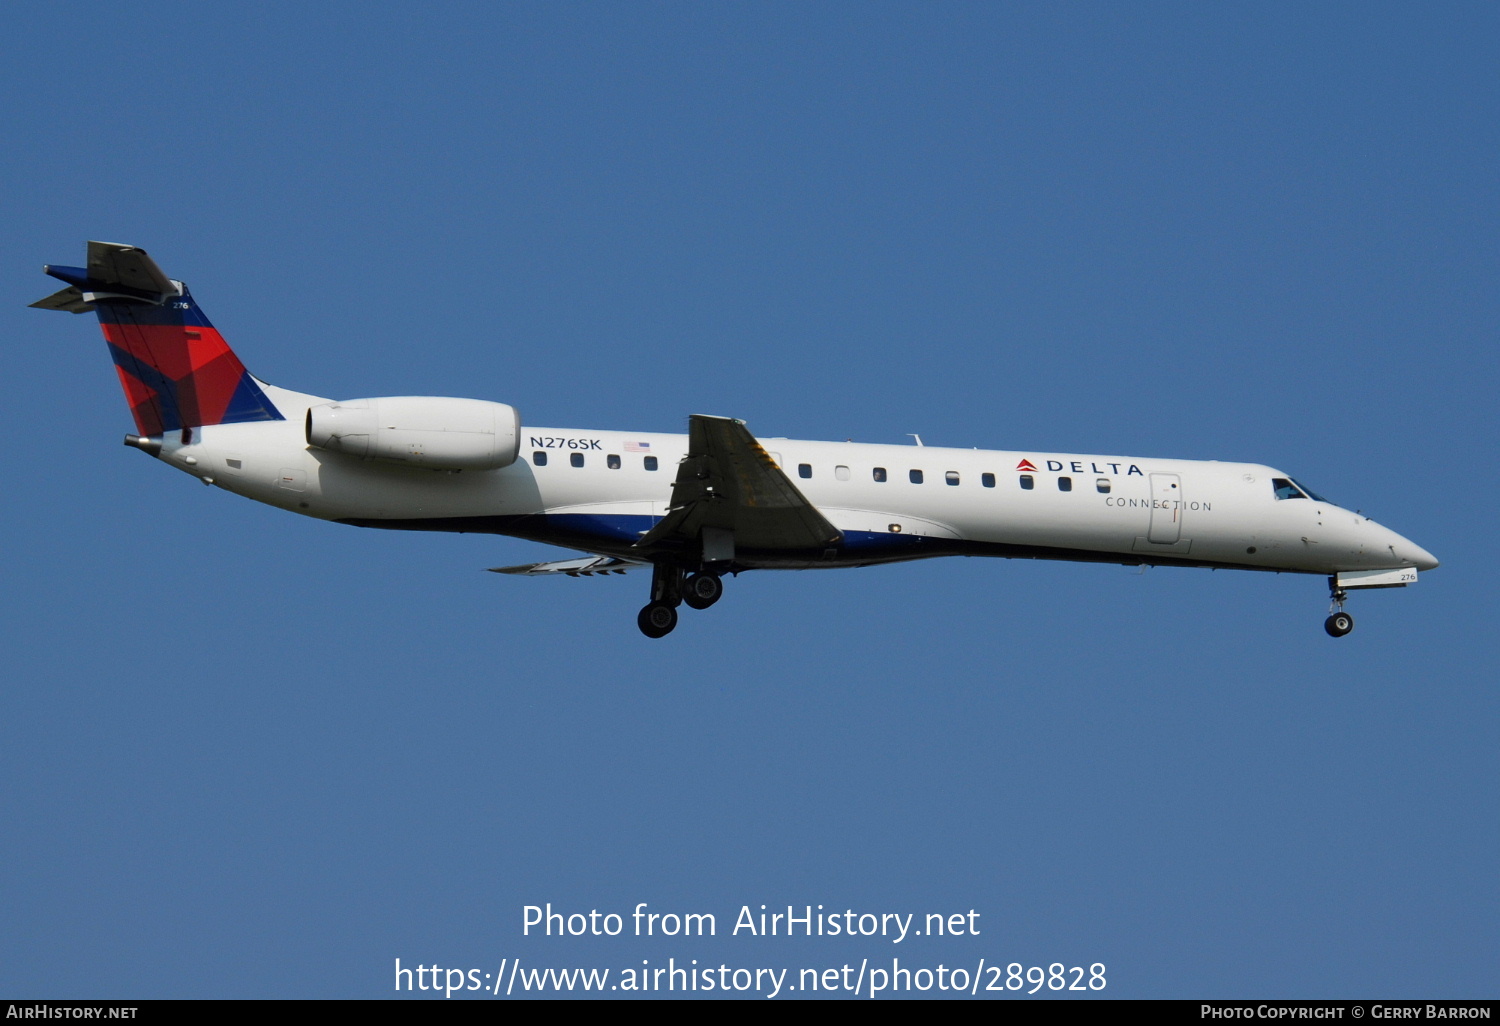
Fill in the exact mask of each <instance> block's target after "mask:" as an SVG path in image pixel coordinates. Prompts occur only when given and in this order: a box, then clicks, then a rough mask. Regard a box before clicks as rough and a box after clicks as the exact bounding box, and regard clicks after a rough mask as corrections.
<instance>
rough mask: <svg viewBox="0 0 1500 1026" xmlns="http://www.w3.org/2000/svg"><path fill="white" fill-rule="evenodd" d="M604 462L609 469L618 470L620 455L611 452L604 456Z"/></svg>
mask: <svg viewBox="0 0 1500 1026" xmlns="http://www.w3.org/2000/svg"><path fill="white" fill-rule="evenodd" d="M604 462H605V464H606V465H607V466H608V467H609V469H610V470H619V469H620V457H618V456H616V455H614V454H613V453H611V454H610V455H608V456H606V457H604Z"/></svg>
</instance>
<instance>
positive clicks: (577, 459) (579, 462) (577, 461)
mask: <svg viewBox="0 0 1500 1026" xmlns="http://www.w3.org/2000/svg"><path fill="white" fill-rule="evenodd" d="M568 462H569V463H571V464H573V466H575V467H581V466H583V453H581V452H575V453H574V454H573V455H572V456H569V457H568Z"/></svg>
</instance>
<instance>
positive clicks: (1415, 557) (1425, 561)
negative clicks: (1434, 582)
mask: <svg viewBox="0 0 1500 1026" xmlns="http://www.w3.org/2000/svg"><path fill="white" fill-rule="evenodd" d="M1404 554H1405V555H1406V556H1407V557H1408V558H1409V559H1410V560H1411V561H1412V562H1413V563H1415V564H1417V569H1418V570H1436V569H1437V565H1438V561H1437V557H1436V556H1434V555H1433V554H1432V553H1430V552H1428V551H1427V550H1426V549H1424V548H1422V546H1420V545H1414V544H1412V543H1411V542H1407V543H1406V552H1405V553H1404Z"/></svg>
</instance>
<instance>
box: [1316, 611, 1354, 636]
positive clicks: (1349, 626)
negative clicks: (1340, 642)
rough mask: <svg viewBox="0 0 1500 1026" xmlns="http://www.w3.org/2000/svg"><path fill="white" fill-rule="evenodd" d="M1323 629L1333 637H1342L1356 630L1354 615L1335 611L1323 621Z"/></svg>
mask: <svg viewBox="0 0 1500 1026" xmlns="http://www.w3.org/2000/svg"><path fill="white" fill-rule="evenodd" d="M1323 629H1324V630H1325V631H1327V632H1328V636H1329V637H1331V638H1342V637H1343V636H1344V635H1345V634H1348V633H1349V632H1350V631H1352V630H1354V617H1352V616H1350V615H1349V614H1348V613H1334V614H1333V615H1332V616H1330V617H1329V618H1328V619H1326V620H1324V621H1323Z"/></svg>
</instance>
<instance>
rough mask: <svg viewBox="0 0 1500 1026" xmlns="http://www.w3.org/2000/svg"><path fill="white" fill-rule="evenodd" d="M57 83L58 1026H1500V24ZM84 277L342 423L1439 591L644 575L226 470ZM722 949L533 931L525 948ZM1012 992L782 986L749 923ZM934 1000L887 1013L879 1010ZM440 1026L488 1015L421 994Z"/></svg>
mask: <svg viewBox="0 0 1500 1026" xmlns="http://www.w3.org/2000/svg"><path fill="white" fill-rule="evenodd" d="M5 22H6V31H5V33H4V34H3V39H0V55H3V60H0V83H3V94H0V95H3V103H0V130H3V133H4V138H5V141H6V146H5V152H6V156H5V158H4V160H3V161H0V187H3V192H0V195H3V196H4V204H5V212H6V218H5V228H4V238H5V240H6V244H5V246H4V247H3V250H0V259H3V260H4V275H3V280H4V285H3V288H0V294H3V295H4V296H5V297H6V302H5V303H3V304H0V331H3V333H4V337H5V338H6V339H8V341H9V354H10V355H9V359H10V360H11V363H10V368H11V369H10V372H9V373H8V374H7V375H6V376H5V382H4V385H3V388H4V404H3V410H4V424H5V426H6V435H7V437H8V438H9V440H10V444H9V445H7V446H5V447H4V452H3V455H0V460H3V461H4V468H5V478H6V480H7V481H8V482H9V491H8V495H9V496H10V501H9V502H7V503H5V504H4V507H3V513H0V516H3V517H4V524H5V531H6V535H7V537H8V538H9V539H10V541H11V545H10V551H11V555H10V557H9V559H8V560H7V576H6V579H7V589H6V590H7V593H8V594H9V596H10V601H9V602H8V603H7V606H8V615H7V616H5V617H4V619H3V622H0V638H3V641H4V650H5V652H6V653H7V662H8V664H9V667H10V670H9V672H8V673H7V675H6V677H7V683H6V684H5V686H4V687H3V688H0V774H3V776H0V780H3V786H0V863H3V865H4V866H5V867H6V871H5V873H4V874H3V875H0V908H3V909H4V915H3V917H0V919H3V925H0V994H4V995H7V996H11V997H38V996H50V997H106V996H133V997H196V996H207V997H215V996H222V997H360V998H366V997H381V996H385V995H387V994H389V993H391V992H392V986H393V969H394V960H395V959H396V958H400V959H401V961H402V964H403V965H405V966H415V965H418V964H426V965H431V964H434V963H435V964H439V965H441V966H442V967H444V968H449V967H454V968H462V969H471V968H473V969H478V970H480V971H481V972H492V971H494V970H495V969H497V968H498V966H499V964H500V962H501V959H505V958H509V959H515V958H520V959H522V960H523V964H524V965H526V966H528V967H544V966H556V967H569V966H590V967H599V968H610V969H612V970H615V971H619V970H622V969H624V968H629V967H634V966H638V965H640V964H641V962H642V960H650V962H651V964H652V965H660V964H663V963H665V961H666V960H667V959H668V958H675V959H676V960H677V962H678V964H681V963H682V962H684V961H685V960H690V959H694V958H696V959H698V960H699V962H700V964H703V965H708V964H712V965H714V966H717V965H719V964H721V963H722V964H726V965H727V966H729V967H730V968H731V969H733V968H737V967H741V968H751V969H754V968H757V967H771V968H789V969H791V970H792V975H793V976H795V975H796V972H797V971H798V970H800V969H802V968H809V967H810V968H818V969H823V968H827V967H837V966H841V965H843V964H845V963H848V962H851V961H852V963H853V964H855V965H858V964H859V963H860V961H861V960H862V959H869V960H871V964H885V963H888V962H889V960H890V959H891V958H892V957H899V958H900V959H901V960H902V964H903V965H907V966H910V967H913V968H918V967H927V968H935V967H936V966H937V965H938V964H939V963H943V964H946V965H948V966H950V967H952V966H976V965H977V964H978V962H979V960H980V959H981V958H983V959H984V960H985V962H986V964H991V965H992V964H996V963H1000V964H1007V963H1011V962H1019V963H1021V964H1023V965H1026V966H1030V965H1034V964H1042V965H1046V964H1049V963H1052V962H1059V961H1060V962H1063V963H1065V964H1066V965H1069V966H1071V965H1075V964H1082V965H1088V964H1091V963H1095V962H1102V963H1104V964H1105V965H1107V967H1108V980H1109V984H1108V988H1107V990H1106V992H1105V993H1106V994H1107V995H1109V996H1117V997H1242V996H1268V997H1269V996H1282V997H1361V996H1364V997H1440V996H1451V997H1494V996H1495V995H1496V989H1497V988H1496V978H1497V973H1496V965H1497V954H1500V950H1497V948H1500V944H1497V941H1500V927H1497V924H1500V907H1497V905H1500V902H1497V874H1496V871H1495V868H1496V854H1497V851H1500V795H1497V781H1500V773H1497V770H1500V765H1497V750H1496V745H1495V740H1494V739H1495V723H1496V714H1497V711H1500V710H1497V699H1496V690H1495V686H1494V685H1495V668H1494V667H1495V655H1496V650H1495V638H1494V633H1493V619H1494V600H1493V598H1492V588H1491V587H1489V586H1486V585H1484V583H1483V576H1484V574H1485V573H1486V571H1485V569H1484V568H1485V567H1486V566H1493V565H1494V564H1495V557H1496V552H1495V544H1494V540H1493V532H1491V531H1490V530H1488V529H1487V528H1485V527H1484V526H1483V525H1484V524H1486V523H1488V522H1490V520H1491V519H1492V511H1493V508H1494V505H1495V500H1496V487H1495V474H1494V471H1493V469H1492V466H1491V464H1492V454H1493V449H1494V443H1495V439H1496V433H1495V426H1496V425H1495V415H1494V409H1495V404H1494V395H1493V392H1494V382H1495V380H1496V370H1497V366H1496V341H1497V327H1500V316H1497V315H1500V308H1497V307H1500V304H1497V300H1496V289H1495V281H1496V271H1497V247H1496V237H1497V236H1496V214H1497V206H1500V204H1497V199H1500V196H1497V179H1496V176H1495V169H1496V167H1497V158H1500V147H1497V134H1500V118H1497V99H1500V82H1497V79H1496V76H1495V68H1496V67H1497V66H1500V53H1497V42H1496V41H1497V40H1500V15H1497V12H1496V10H1495V8H1494V7H1493V6H1492V5H1486V4H1477V3H1476V4H1438V5H1430V6H1421V7H1417V6H1412V5H1399V4H1391V5H1378V4H1377V5H1371V4H1311V5H1308V4H1270V5H1251V6H1230V5H1197V4H1186V3H1183V4H1142V5H1113V4H1069V5H1040V4H1035V5H1031V4H988V5H970V4H965V5H943V4H920V5H916V4H913V5H900V4H879V3H871V4H857V5H854V4H848V5H845V4H821V5H800V4H775V3H767V4H715V5H691V4H587V5H552V4H509V5H490V4H474V5H460V4H439V5H429V6H428V7H425V8H422V9H420V10H419V9H416V8H410V7H406V6H398V5H387V4H378V3H377V4H366V5H359V6H358V7H355V6H352V5H351V6H343V5H306V4H266V5H253V6H251V7H240V8H236V9H234V10H230V9H227V8H226V9H219V8H216V7H208V8H205V7H204V6H203V5H188V4H169V3H167V4H164V3H147V4H144V5H136V6H133V7H131V8H129V9H128V10H127V9H124V8H100V7H97V6H93V5H81V4H78V5H67V4H64V5H57V4H40V3H30V2H22V3H17V4H12V5H10V6H8V7H7V11H6V15H5ZM87 239H105V240H110V241H118V242H126V243H131V244H135V245H139V246H142V247H144V248H146V249H148V250H150V252H151V253H152V254H153V256H155V257H156V258H157V260H158V261H159V262H160V263H161V265H162V266H163V267H164V268H165V269H166V271H167V272H168V273H169V274H171V275H173V276H175V277H180V278H183V279H184V280H186V281H188V282H189V283H190V284H191V285H192V287H193V291H194V294H195V296H196V297H197V298H198V300H199V301H200V303H201V304H202V305H203V307H204V309H205V310H206V312H207V313H208V315H209V316H210V317H211V318H212V319H213V321H214V323H215V324H216V326H218V327H219V328H220V329H221V330H222V331H223V332H224V334H225V335H226V336H227V337H228V338H229V340H230V341H231V343H232V344H233V345H234V346H235V348H236V350H237V351H238V353H239V354H240V356H241V357H242V358H243V359H244V361H245V363H246V364H247V365H249V367H250V368H251V369H252V370H253V371H254V372H255V373H256V374H258V375H259V376H260V377H262V378H265V379H267V380H269V381H271V382H273V383H276V384H280V385H284V386H287V387H292V388H297V389H300V390H304V391H309V392H313V393H317V394H322V395H330V396H338V397H346V398H347V397H357V396H366V395H388V394H393V393H394V394H436V395H462V396H474V397H478V398H486V399H494V400H498V401H501V402H507V403H512V404H514V405H516V406H517V407H518V408H519V409H520V410H521V413H522V416H523V418H524V420H525V422H526V423H528V424H531V425H539V426H540V425H545V426H577V427H597V428H628V429H635V430H641V431H647V430H650V431H673V430H680V429H682V427H683V426H684V424H685V418H686V416H687V415H688V414H690V413H713V414H721V415H729V416H735V417H739V418H742V419H744V420H746V421H747V422H748V423H749V425H750V427H751V429H752V430H754V431H756V432H758V433H760V434H763V435H768V436H776V435H787V436H792V437H808V438H854V439H856V440H860V441H871V442H902V441H904V440H906V433H907V432H918V433H920V434H921V435H922V437H923V439H924V440H925V441H927V442H928V443H929V444H942V445H955V446H971V445H972V446H979V447H989V448H1012V449H1029V450H1041V451H1082V452H1098V453H1118V454H1129V455H1139V456H1162V457H1183V458H1197V459H1215V458H1217V459H1243V460H1252V461H1257V462H1267V463H1271V464H1274V465H1276V466H1278V467H1281V468H1284V469H1286V470H1288V471H1290V472H1292V473H1294V474H1296V475H1297V476H1298V477H1299V478H1301V479H1302V480H1304V481H1306V482H1307V483H1308V484H1309V485H1310V486H1312V487H1313V488H1315V489H1317V490H1318V491H1320V492H1322V493H1324V494H1326V495H1328V496H1330V498H1332V499H1334V500H1335V501H1339V502H1342V503H1344V504H1346V505H1349V506H1351V507H1356V508H1359V509H1362V510H1364V511H1365V512H1367V513H1369V514H1370V515H1372V516H1373V517H1374V518H1375V519H1377V520H1379V521H1380V522H1382V523H1384V524H1386V525H1388V526H1390V527H1392V528H1394V529H1395V530H1397V531H1399V532H1401V533H1403V534H1406V535H1408V536H1409V537H1411V538H1413V539H1414V540H1416V541H1417V542H1418V543H1420V544H1421V545H1423V546H1425V547H1426V548H1428V549H1429V550H1431V551H1432V552H1433V553H1435V554H1436V555H1437V556H1438V557H1439V558H1440V559H1442V560H1443V566H1442V567H1441V568H1440V569H1439V570H1437V571H1435V572H1433V573H1432V574H1430V575H1424V577H1423V580H1422V581H1421V583H1420V584H1419V585H1418V586H1416V587H1414V588H1409V589H1404V590H1398V591H1385V592H1372V593H1366V594H1361V595H1357V596H1356V597H1355V600H1354V601H1353V603H1352V605H1351V610H1352V612H1353V613H1354V614H1355V616H1356V617H1357V618H1358V620H1359V626H1358V628H1357V629H1356V631H1355V632H1354V634H1352V635H1351V636H1349V637H1348V638H1345V639H1343V640H1341V641H1337V642H1335V641H1333V640H1331V639H1329V638H1328V637H1326V636H1325V635H1324V633H1323V631H1322V627H1321V624H1322V619H1323V616H1324V615H1325V612H1326V595H1325V589H1324V585H1323V582H1322V581H1321V579H1317V578H1308V577H1298V576H1292V575H1283V576H1276V575H1259V574H1236V573H1228V572H1226V573H1210V572H1205V571H1186V570H1169V569H1157V570H1151V571H1148V572H1146V573H1144V574H1138V573H1137V572H1136V571H1134V570H1133V569H1126V568H1122V567H1096V566H1082V565H1071V564H1064V563H1031V562H1025V561H1015V562H1010V561H988V560H949V561H934V562H927V563H922V564H914V565H907V566H896V567H887V568H877V569H866V570H859V571H844V572H838V573H783V574H772V573H763V574H748V575H745V576H743V577H741V578H739V579H738V580H736V581H734V582H733V583H732V587H731V588H730V589H729V592H728V594H727V596H726V598H725V600H724V601H723V602H722V603H720V604H719V605H718V606H716V607H715V608H714V609H713V610H712V611H711V612H709V613H702V614H692V615H690V616H687V617H685V618H684V622H683V625H682V626H681V627H679V629H678V630H677V632H676V633H674V634H673V635H672V636H671V637H670V638H668V639H666V640H664V641H661V642H649V641H647V640H645V639H643V638H641V637H640V635H639V634H638V633H637V631H636V627H635V623H634V619H635V611H636V610H637V608H638V607H639V606H640V605H641V603H642V602H643V601H644V597H643V588H644V583H643V582H642V581H641V580H640V579H639V578H634V577H625V578H618V579H611V580H603V581H596V580H582V581H579V580H569V579H563V580H522V579H510V578H497V577H495V576H494V575H490V574H484V573H481V572H480V571H481V570H482V568H484V567H488V566H495V565H501V564H505V563H513V562H523V561H528V560H532V559H541V558H546V557H547V555H548V554H549V553H550V552H552V551H554V550H548V549H545V548H543V547H540V546H536V545H532V544H529V543H525V542H520V541H514V540H509V539H499V538H489V537H476V536H438V535H426V534H412V535H403V534H399V533H387V532H373V531H361V530H356V529H352V528H346V527H339V526H334V525H328V524H323V523H318V522H314V521H308V520H302V519H299V518H294V517H290V516H287V515H286V514H284V513H280V512H278V511H275V510H272V509H269V508H266V507H259V506H255V505H253V504H250V503H246V502H244V501H242V500H239V499H235V498H234V497H232V496H230V495H228V494H226V493H223V492H220V491H218V490H215V489H206V488H203V487H202V486H200V485H198V484H196V483H195V482H193V481H192V480H190V479H189V478H187V477H185V476H183V475H179V474H173V473H170V472H169V471H168V470H167V469H166V468H164V467H161V466H158V465H155V464H153V463H152V462H151V461H150V460H148V459H146V458H144V457H143V456H141V454H139V453H137V452H132V451H130V450H128V449H125V448H123V447H122V446H121V445H120V444H119V437H120V436H121V435H122V434H123V433H125V432H126V431H128V430H130V429H131V423H130V419H129V415H128V412H127V410H126V408H125V405H124V403H123V401H122V399H121V397H120V395H119V393H118V387H117V385H116V382H115V379H114V373H113V370H112V368H111V367H110V365H109V362H108V359H107V356H106V354H105V352H104V347H103V345H102V343H101V341H100V339H99V336H98V329H97V326H96V325H95V324H94V323H93V319H92V318H84V317H79V318H67V317H63V316H60V315H56V314H45V313H42V312H38V311H34V310H27V309H25V304H26V303H29V302H31V301H32V300H34V299H37V298H39V297H41V296H42V295H45V294H46V293H47V292H48V291H49V288H50V284H51V283H50V282H49V280H48V279H46V278H44V277H43V276H42V275H41V273H40V266H41V264H43V263H48V262H51V263H64V264H76V263H80V262H81V260H82V254H83V243H84V241H85V240H87ZM547 902H551V903H552V905H553V906H554V907H555V908H557V909H561V910H565V911H570V912H572V911H577V912H587V911H589V910H590V909H598V910H600V911H601V912H611V911H613V912H620V913H628V912H629V911H630V910H631V909H633V908H634V907H635V906H636V904H637V903H639V902H647V903H648V904H649V907H650V909H652V910H656V911H661V912H668V911H677V912H699V913H704V912H707V913H713V914H715V915H716V916H717V918H718V922H719V935H718V936H716V937H714V938H702V939H692V940H688V939H685V938H678V939H675V940H670V941H662V940H659V939H651V940H646V939H637V938H633V937H625V936H622V937H617V938H567V939H559V938H550V939H548V938H539V937H535V936H531V937H526V936H523V935H522V909H523V907H524V906H526V905H540V904H545V903H547ZM761 904H766V905H768V906H770V907H771V908H772V909H775V908H777V907H784V906H786V905H793V906H796V907H798V908H799V909H800V908H802V907H803V906H806V905H809V904H811V905H814V906H816V905H818V904H822V905H824V906H825V909H826V910H837V911H843V910H845V909H852V910H854V911H856V912H873V913H885V912H897V913H902V914H905V913H915V914H917V918H918V920H921V919H922V917H923V916H925V915H926V914H927V913H952V912H966V911H968V910H969V909H974V910H976V911H977V912H979V913H980V914H981V918H980V919H979V920H978V924H979V926H980V929H981V933H980V934H979V935H978V936H965V937H944V938H936V937H923V938H912V939H909V940H908V941H906V942H903V943H902V944H901V945H893V944H891V943H890V942H889V941H886V940H881V939H879V938H857V939H854V940H848V939H845V938H837V939H834V938H827V937H824V938H795V939H791V940H788V939H785V938H750V937H746V936H745V935H744V934H743V933H742V934H741V935H739V936H729V935H728V933H729V928H730V927H731V925H732V923H733V921H734V918H735V915H736V913H737V912H738V911H739V909H740V907H741V906H742V905H749V906H750V907H751V908H752V909H754V910H757V911H758V908H759V906H760V905H761ZM881 960H884V962H882V961H881ZM422 996H426V995H422Z"/></svg>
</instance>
